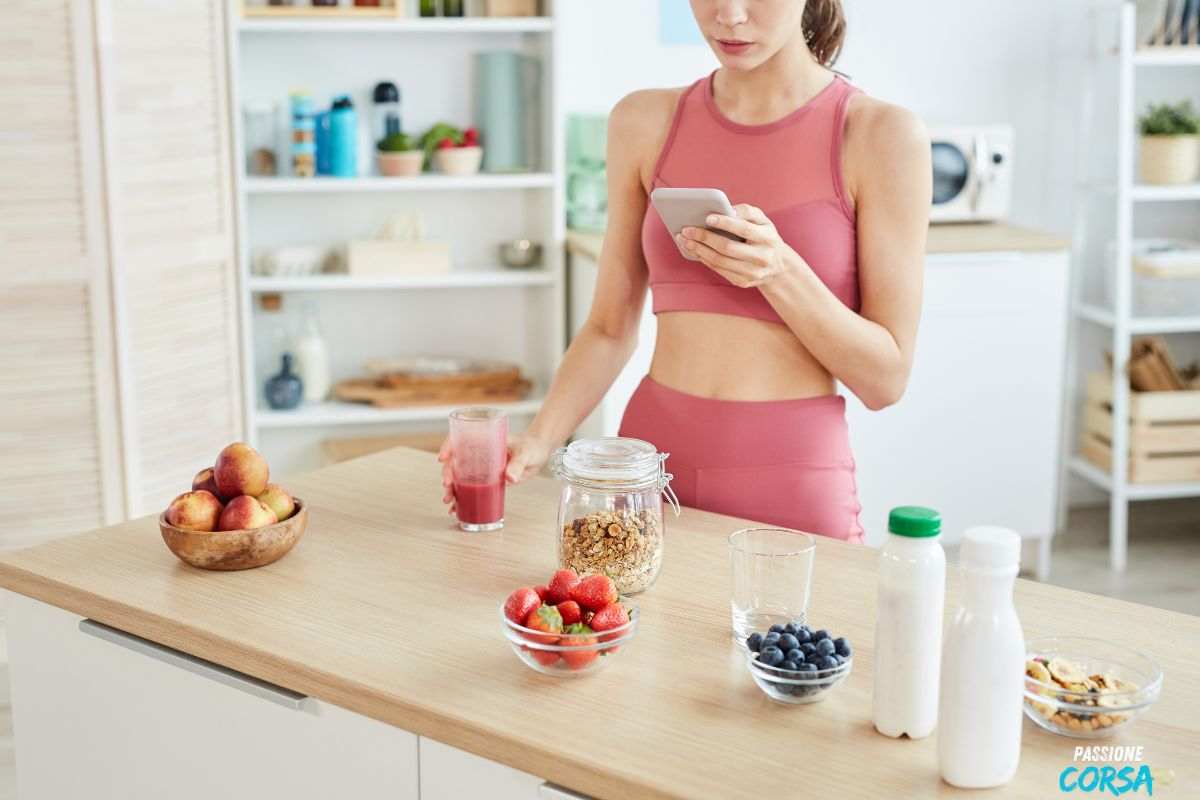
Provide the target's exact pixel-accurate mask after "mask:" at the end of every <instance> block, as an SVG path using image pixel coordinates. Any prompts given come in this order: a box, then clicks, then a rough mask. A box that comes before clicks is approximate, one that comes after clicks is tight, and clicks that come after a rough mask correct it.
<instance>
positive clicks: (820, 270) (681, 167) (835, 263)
mask: <svg viewBox="0 0 1200 800" xmlns="http://www.w3.org/2000/svg"><path fill="white" fill-rule="evenodd" d="M855 92H856V90H855V89H854V88H853V87H852V86H850V85H849V84H848V83H846V82H845V81H844V80H842V79H841V78H836V77H835V78H834V79H833V80H832V82H831V83H829V84H828V85H827V86H826V87H825V88H823V89H822V90H820V91H819V92H818V93H817V94H816V95H815V96H814V97H813V98H812V99H811V100H809V101H808V102H807V103H805V104H804V105H802V106H801V107H800V108H798V109H796V110H794V111H792V112H791V113H789V114H787V115H786V116H784V117H782V118H780V119H778V120H776V121H775V122H771V123H767V124H765V125H741V124H738V123H735V122H733V121H731V120H729V119H728V118H726V117H725V116H724V115H723V114H722V112H721V111H720V109H719V108H718V107H717V104H716V102H715V100H714V98H713V95H712V78H711V77H710V78H706V79H704V80H701V81H698V82H697V83H695V84H693V85H692V86H691V87H689V88H687V89H684V90H682V91H680V92H679V93H676V94H675V95H674V97H673V98H672V101H673V102H672V106H673V108H674V114H673V117H672V122H671V126H670V130H669V131H668V132H667V133H666V135H665V141H664V143H663V145H662V147H661V148H660V149H659V150H658V151H656V152H655V154H654V156H655V163H654V165H653V167H652V169H650V170H647V172H646V173H645V174H646V175H647V178H646V179H645V180H644V181H643V183H644V188H645V189H646V190H647V193H649V192H650V191H652V190H653V189H654V188H657V187H659V186H676V187H715V188H719V189H722V190H724V191H725V193H726V195H727V196H728V197H729V200H730V202H731V203H733V204H735V205H736V204H738V203H748V204H750V205H754V206H758V207H759V208H761V209H762V210H763V211H764V212H765V213H766V214H767V216H768V217H769V218H771V220H772V221H773V222H774V223H775V225H776V228H777V230H778V231H779V233H780V236H781V237H782V238H783V240H784V241H785V242H787V243H788V244H789V245H790V246H792V247H793V248H794V249H795V250H796V251H797V252H798V253H799V254H800V255H801V256H803V257H804V258H805V260H806V262H808V264H809V265H810V266H811V267H812V268H813V270H814V272H816V274H817V275H818V276H819V277H820V278H821V279H822V280H823V281H824V282H825V284H826V285H827V286H828V287H829V288H830V289H831V290H832V291H833V293H834V294H835V295H836V296H837V297H838V298H839V299H840V300H841V301H842V302H844V303H846V304H847V305H848V306H850V307H851V308H854V309H857V307H858V297H859V295H858V283H857V269H856V263H857V261H856V254H855V247H854V245H855V227H854V212H853V208H852V206H851V204H850V201H849V198H848V196H847V194H846V192H845V191H844V190H843V188H842V178H841V139H842V128H843V126H844V119H845V113H846V107H847V103H848V100H849V98H850V96H852V95H853V94H854V93H855ZM642 246H643V253H644V255H645V258H646V262H647V266H648V268H649V272H650V284H651V291H652V292H654V309H655V313H656V314H657V323H658V333H657V340H656V345H655V352H654V358H653V361H652V363H651V367H650V374H651V376H652V377H653V378H654V379H655V380H656V381H658V382H660V383H662V384H664V385H666V386H671V387H673V388H675V389H678V390H680V391H683V392H687V393H689V394H694V395H698V396H701V397H714V398H721V399H726V400H775V399H784V398H802V397H814V396H819V395H825V394H830V393H832V392H833V391H834V381H833V378H832V377H831V376H830V374H829V372H828V371H827V370H826V369H825V368H824V367H823V366H821V364H820V363H819V362H818V361H817V360H816V359H815V358H814V357H813V356H812V355H811V354H810V353H809V352H808V350H807V349H806V348H805V347H804V346H803V345H802V344H801V343H800V340H799V339H798V338H797V337H796V335H795V334H794V333H793V332H792V331H791V330H790V329H789V328H788V327H787V326H786V325H784V324H782V323H781V320H780V319H779V317H778V315H777V314H776V313H775V312H774V310H773V309H772V308H771V307H770V306H769V304H767V303H766V300H765V298H763V296H762V294H761V292H759V290H757V289H752V288H751V289H743V288H739V287H734V286H733V285H732V284H729V283H728V282H727V281H725V280H724V278H721V277H720V276H719V275H717V274H715V273H713V272H711V271H710V270H709V269H708V268H707V267H705V266H703V265H702V264H700V263H699V262H693V261H689V260H686V259H684V258H683V257H682V256H680V255H679V253H678V250H677V249H676V247H675V244H674V241H673V240H672V239H671V236H670V234H669V233H668V232H667V230H666V228H665V226H664V225H663V223H662V221H661V219H660V218H659V216H658V214H657V212H655V211H654V209H653V207H651V206H649V205H648V206H647V211H646V214H645V218H644V220H643V226H642Z"/></svg>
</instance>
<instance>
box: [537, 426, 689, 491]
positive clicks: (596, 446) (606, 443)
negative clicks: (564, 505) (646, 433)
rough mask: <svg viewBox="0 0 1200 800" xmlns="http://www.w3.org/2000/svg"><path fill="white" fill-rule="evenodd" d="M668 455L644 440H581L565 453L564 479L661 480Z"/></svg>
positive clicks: (606, 481)
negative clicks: (662, 453)
mask: <svg viewBox="0 0 1200 800" xmlns="http://www.w3.org/2000/svg"><path fill="white" fill-rule="evenodd" d="M664 458H665V456H662V455H660V454H659V452H658V450H656V449H655V447H654V445H652V444H650V443H649V442H644V441H642V440H641V439H629V438H626V437H623V436H603V437H600V438H598V439H578V440H576V441H574V442H571V444H569V445H568V446H567V447H566V448H565V449H564V450H563V451H562V452H561V460H560V465H561V467H560V477H563V478H566V479H567V480H577V479H578V480H585V481H598V482H605V483H613V484H641V483H643V482H646V481H657V480H658V478H659V474H660V472H661V468H662V462H663V459H664Z"/></svg>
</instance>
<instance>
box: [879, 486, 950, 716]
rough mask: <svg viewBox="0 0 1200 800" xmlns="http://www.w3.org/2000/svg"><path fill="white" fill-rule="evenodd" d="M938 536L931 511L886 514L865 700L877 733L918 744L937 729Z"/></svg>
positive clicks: (941, 585)
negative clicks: (871, 676) (871, 679)
mask: <svg viewBox="0 0 1200 800" xmlns="http://www.w3.org/2000/svg"><path fill="white" fill-rule="evenodd" d="M941 532H942V518H941V515H939V514H938V512H936V511H934V510H933V509H931V508H923V507H921V506H900V507H899V508H893V509H892V512H891V513H890V514H889V515H888V537H887V541H886V542H884V544H883V549H882V550H881V551H880V553H879V601H878V604H877V607H876V610H875V666H874V673H875V688H874V692H873V693H872V695H871V704H872V711H871V719H872V721H873V722H874V723H875V730H877V731H879V732H880V733H882V734H883V735H884V736H892V737H899V736H908V737H909V738H910V739H923V738H925V737H926V736H928V735H929V734H931V733H933V728H934V726H935V725H936V724H937V718H938V707H937V706H938V688H937V687H938V670H939V668H940V665H941V658H942V607H943V603H944V602H945V593H946V554H945V552H944V551H943V550H942V543H941V539H940V537H939V535H940V534H941Z"/></svg>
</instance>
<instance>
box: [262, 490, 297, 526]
mask: <svg viewBox="0 0 1200 800" xmlns="http://www.w3.org/2000/svg"><path fill="white" fill-rule="evenodd" d="M258 499H259V500H261V501H262V502H263V503H264V504H266V506H267V508H269V509H271V510H272V511H274V512H275V517H276V519H278V520H279V521H280V522H283V521H284V520H285V519H287V518H288V517H290V516H291V515H292V514H295V513H296V501H295V500H293V499H292V496H291V495H290V494H288V493H287V490H286V489H284V488H283V487H282V486H280V485H279V484H277V483H268V484H267V488H266V489H265V490H264V491H263V493H262V494H260V495H259V496H258Z"/></svg>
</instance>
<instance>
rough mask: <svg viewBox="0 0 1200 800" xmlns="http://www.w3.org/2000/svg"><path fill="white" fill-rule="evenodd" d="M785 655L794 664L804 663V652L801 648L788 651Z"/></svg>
mask: <svg viewBox="0 0 1200 800" xmlns="http://www.w3.org/2000/svg"><path fill="white" fill-rule="evenodd" d="M785 655H786V656H787V660H788V661H791V662H792V663H794V664H803V663H804V651H803V650H801V649H800V648H799V647H793V648H792V649H791V650H788V651H787V653H786V654H785Z"/></svg>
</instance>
